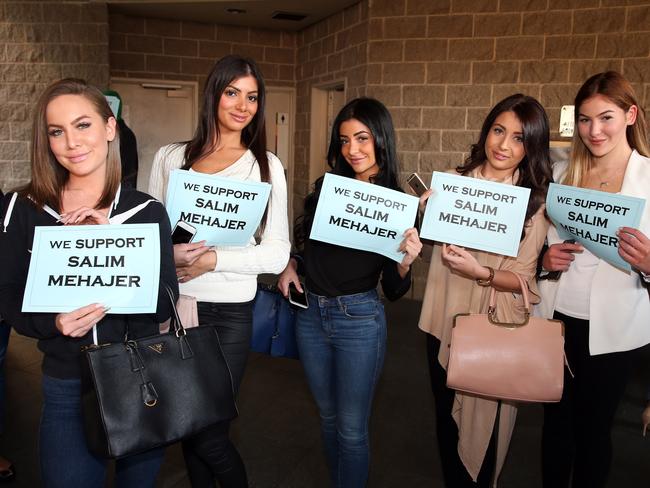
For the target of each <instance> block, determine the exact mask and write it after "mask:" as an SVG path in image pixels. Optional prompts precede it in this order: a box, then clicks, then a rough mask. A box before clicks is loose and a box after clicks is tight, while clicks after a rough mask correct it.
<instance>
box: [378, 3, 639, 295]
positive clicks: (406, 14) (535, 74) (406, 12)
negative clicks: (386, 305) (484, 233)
mask: <svg viewBox="0 0 650 488" xmlns="http://www.w3.org/2000/svg"><path fill="white" fill-rule="evenodd" d="M368 22H369V28H368V32H369V36H368V67H367V74H368V78H367V90H366V93H367V94H368V95H370V96H374V97H376V98H378V99H380V100H382V101H383V102H384V103H385V104H386V105H387V106H388V108H389V109H390V111H391V113H392V114H393V117H394V120H395V125H396V130H397V133H398V149H399V155H400V159H401V163H402V168H403V171H404V175H406V174H408V173H410V172H412V171H418V172H420V174H421V175H423V176H425V180H426V179H427V177H428V175H429V174H430V173H431V172H432V171H435V170H443V169H446V168H449V167H453V166H455V165H457V164H459V163H461V162H462V161H463V159H464V158H465V157H466V156H467V153H468V150H469V146H470V144H471V143H472V142H474V141H475V140H476V139H477V136H478V132H479V130H480V128H481V125H482V122H483V119H484V118H485V116H486V115H487V112H488V111H489V109H490V108H491V107H492V106H493V105H494V104H495V103H497V102H498V101H499V100H501V99H502V98H504V97H506V96H508V95H511V94H513V93H517V92H522V93H525V94H528V95H532V96H534V97H536V98H537V99H538V100H539V101H540V102H541V103H542V104H543V105H544V107H545V108H546V110H547V112H548V115H549V118H550V121H551V130H552V138H553V139H559V135H558V127H559V116H560V109H561V106H562V105H571V104H573V97H574V96H575V93H576V92H577V90H578V88H579V86H580V85H581V84H582V82H583V81H584V80H586V79H587V78H588V77H589V76H591V75H592V74H595V73H598V72H601V71H604V70H608V69H615V70H618V71H620V72H622V73H623V74H624V75H625V76H627V77H628V78H629V79H630V80H631V81H632V82H633V83H634V86H635V89H636V90H637V94H638V96H639V99H640V102H641V104H642V105H644V106H645V107H646V108H647V107H649V106H650V2H648V1H647V0H646V1H640V0H570V1H568V0H480V1H478V0H476V1H475V0H436V1H429V0H370V6H369V20H368ZM414 276H415V280H414V286H413V289H412V294H413V296H415V297H420V296H421V294H422V291H423V288H424V279H425V276H426V270H425V269H424V266H423V265H419V266H418V269H416V272H415V273H414Z"/></svg>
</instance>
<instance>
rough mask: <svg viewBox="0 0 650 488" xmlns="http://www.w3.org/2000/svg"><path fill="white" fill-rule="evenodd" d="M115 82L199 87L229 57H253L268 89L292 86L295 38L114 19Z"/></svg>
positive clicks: (286, 34)
mask: <svg viewBox="0 0 650 488" xmlns="http://www.w3.org/2000/svg"><path fill="white" fill-rule="evenodd" d="M109 23H110V66H111V76H116V77H129V78H149V79H173V80H189V81H198V82H199V84H200V85H201V87H202V86H203V83H204V82H205V79H206V77H207V74H208V72H209V71H210V69H211V68H212V66H213V64H214V62H215V61H216V60H217V59H219V58H221V57H222V56H225V55H226V54H235V53H236V54H241V55H243V56H249V57H251V58H253V59H255V61H257V62H258V63H259V65H260V69H261V70H262V72H263V73H264V78H265V80H266V82H267V83H268V84H273V85H275V86H293V84H294V67H295V52H296V34H295V33H292V32H280V31H271V30H261V29H251V28H248V27H237V26H225V25H216V24H207V23H198V22H183V21H173V20H160V19H151V18H143V17H131V16H125V15H121V14H113V15H111V16H110V19H109Z"/></svg>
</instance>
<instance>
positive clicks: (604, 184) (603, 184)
mask: <svg viewBox="0 0 650 488" xmlns="http://www.w3.org/2000/svg"><path fill="white" fill-rule="evenodd" d="M625 167H627V165H625ZM625 167H622V168H618V169H617V170H616V171H614V172H613V173H612V174H610V175H609V176H608V177H607V178H605V177H604V176H603V174H602V172H601V171H600V168H597V167H595V166H594V169H595V170H596V173H597V174H596V175H595V176H596V177H597V179H598V180H599V184H598V186H599V188H607V187H608V186H609V183H610V181H611V180H613V179H614V178H615V177H616V176H618V174H619V173H621V171H623V170H625Z"/></svg>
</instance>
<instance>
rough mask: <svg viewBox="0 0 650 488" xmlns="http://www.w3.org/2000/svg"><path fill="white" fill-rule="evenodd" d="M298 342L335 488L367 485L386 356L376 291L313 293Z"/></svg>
mask: <svg viewBox="0 0 650 488" xmlns="http://www.w3.org/2000/svg"><path fill="white" fill-rule="evenodd" d="M296 339H297V342H298V349H299V351H300V360H301V361H302V365H303V367H304V369H305V374H306V376H307V382H308V383H309V387H310V389H311V392H312V394H313V395H314V399H315V400H316V404H317V405H318V410H319V413H320V418H321V435H322V438H323V446H324V449H325V456H326V458H327V464H328V467H329V470H330V477H331V482H332V486H335V487H340V488H357V487H359V488H361V487H364V486H365V485H366V481H367V479H368V467H369V462H370V449H369V441H368V423H369V420H370V409H371V406H372V398H373V395H374V390H375V385H376V384H377V380H378V379H379V375H380V374H381V369H382V366H383V363H384V355H385V352H386V317H385V315H384V306H383V304H382V303H381V301H380V300H379V297H378V296H377V292H376V291H375V290H372V291H368V292H365V293H357V294H354V295H344V296H339V297H334V298H327V297H322V296H318V295H314V294H313V293H309V308H308V309H306V310H302V309H301V310H300V311H299V312H298V316H297V319H296Z"/></svg>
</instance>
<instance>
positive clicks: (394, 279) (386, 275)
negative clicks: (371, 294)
mask: <svg viewBox="0 0 650 488" xmlns="http://www.w3.org/2000/svg"><path fill="white" fill-rule="evenodd" d="M302 257H303V263H302V266H300V271H301V272H302V273H303V274H304V275H305V276H306V286H307V289H308V290H309V291H310V292H312V293H315V294H316V295H323V296H326V297H335V296H340V295H352V294H354V293H362V292H365V291H368V290H372V289H374V288H376V287H377V283H378V282H379V277H380V275H381V287H382V289H383V290H384V295H386V298H388V299H389V300H397V299H398V298H400V297H401V296H402V295H404V294H405V293H406V292H407V291H408V289H409V288H410V286H411V272H410V271H409V272H408V273H407V275H406V276H405V277H404V278H402V277H401V276H400V275H399V272H398V271H397V263H396V262H395V261H393V260H392V259H389V258H387V257H385V256H382V255H381V254H376V253H374V252H369V251H359V250H357V249H350V248H347V247H342V246H337V245H335V244H327V243H325V242H320V241H314V240H311V239H308V240H307V242H306V243H305V250H304V253H303V255H302Z"/></svg>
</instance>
